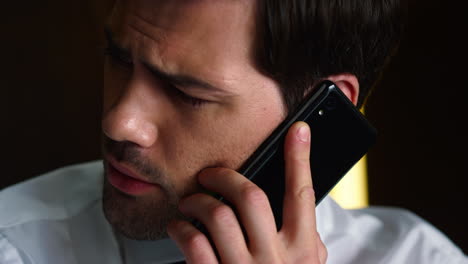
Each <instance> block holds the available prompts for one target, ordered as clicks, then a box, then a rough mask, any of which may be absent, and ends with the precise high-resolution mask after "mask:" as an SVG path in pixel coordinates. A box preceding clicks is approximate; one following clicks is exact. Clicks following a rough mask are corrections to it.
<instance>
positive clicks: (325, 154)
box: [195, 81, 377, 234]
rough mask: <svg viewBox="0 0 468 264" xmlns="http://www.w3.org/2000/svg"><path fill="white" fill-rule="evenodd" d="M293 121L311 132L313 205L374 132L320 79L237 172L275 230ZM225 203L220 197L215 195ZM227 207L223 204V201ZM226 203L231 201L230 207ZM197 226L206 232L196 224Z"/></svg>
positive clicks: (279, 220)
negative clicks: (257, 193) (261, 196)
mask: <svg viewBox="0 0 468 264" xmlns="http://www.w3.org/2000/svg"><path fill="white" fill-rule="evenodd" d="M297 121H304V122H306V123H307V124H308V125H309V126H310V129H311V154H310V163H311V172H312V178H313V187H314V191H315V196H316V203H317V204H319V203H320V201H321V200H322V199H323V198H324V197H325V196H326V195H327V194H328V193H329V192H330V190H331V189H332V188H333V187H334V186H335V185H336V184H337V183H338V182H339V181H340V179H341V178H342V177H343V176H344V175H345V174H346V173H347V172H348V171H349V170H350V169H351V168H352V167H353V166H354V164H356V163H357V162H358V161H359V160H360V159H361V158H362V157H363V156H364V155H365V154H366V153H367V151H368V150H369V148H370V147H371V146H372V145H373V144H374V143H375V140H376V136H377V132H376V129H375V128H374V127H373V126H372V125H371V124H370V123H369V122H368V121H367V120H366V118H365V117H364V116H363V115H362V114H361V112H360V111H359V110H358V109H357V108H356V107H355V106H354V105H353V103H351V101H349V99H348V98H347V97H346V96H345V95H344V94H343V93H342V92H341V90H340V89H339V88H338V87H337V86H336V84H334V83H333V82H331V81H323V82H321V83H319V84H318V85H316V86H315V88H314V89H313V90H312V92H311V93H310V94H309V95H308V96H307V98H305V99H304V101H303V102H302V103H301V104H300V105H299V106H298V107H297V110H296V111H294V112H293V113H292V114H290V115H289V116H288V117H287V118H286V119H285V121H283V122H282V123H281V124H280V125H279V126H278V127H277V128H276V129H275V130H274V131H273V132H272V134H271V135H270V136H269V137H268V138H267V139H266V140H265V141H264V142H263V143H262V144H261V145H260V147H259V148H258V149H257V150H256V151H255V152H254V153H253V154H252V155H251V157H250V158H249V159H247V160H246V162H245V163H244V164H243V165H242V166H241V168H240V169H239V170H238V172H239V173H240V174H242V175H244V176H245V177H247V178H248V179H250V180H251V181H252V182H254V183H255V184H257V185H258V186H259V187H260V188H262V189H263V191H265V193H266V194H267V196H268V199H269V201H270V204H271V208H272V210H273V214H274V216H275V221H276V226H277V228H278V230H279V229H280V228H281V225H282V215H283V196H284V188H285V174H284V151H283V147H284V139H285V136H286V133H287V132H288V129H289V128H290V127H291V125H292V124H294V123H295V122H297ZM217 198H218V199H220V200H224V199H223V197H220V196H218V197H217ZM224 202H226V203H228V202H227V201H224ZM228 204H229V203H228ZM195 225H196V226H197V227H198V228H199V229H200V230H202V232H204V233H205V234H207V232H206V229H205V228H204V227H203V226H202V225H201V224H200V223H199V222H195Z"/></svg>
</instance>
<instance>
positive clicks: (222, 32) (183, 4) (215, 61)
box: [107, 0, 256, 80]
mask: <svg viewBox="0 0 468 264" xmlns="http://www.w3.org/2000/svg"><path fill="white" fill-rule="evenodd" d="M255 2H256V1H240V0H232V1H231V0H172V1H169V0H166V1H155V0H133V1H130V0H128V1H127V0H117V2H116V4H115V6H114V9H113V12H112V14H111V16H110V17H109V19H108V22H107V23H108V25H109V27H110V28H111V30H112V31H113V32H114V34H115V36H116V39H117V41H118V42H119V44H120V45H122V46H124V47H125V48H128V49H130V50H131V51H132V53H138V55H140V56H143V57H150V59H151V60H152V61H153V62H154V63H155V64H157V65H158V66H159V67H164V68H165V70H167V71H170V72H177V73H186V72H187V71H192V72H189V73H190V74H193V71H200V72H199V73H195V74H201V75H217V76H212V77H213V78H217V77H220V78H222V79H225V80H229V79H231V78H236V76H233V75H236V74H235V73H237V75H238V74H240V72H244V73H245V71H247V70H252V68H251V67H252V65H254V63H253V61H252V58H253V56H252V55H251V53H252V50H253V48H252V46H253V39H254V34H255V32H254V31H255V30H254V29H255V28H254V20H255V8H254V3H255ZM237 77H238V76H237Z"/></svg>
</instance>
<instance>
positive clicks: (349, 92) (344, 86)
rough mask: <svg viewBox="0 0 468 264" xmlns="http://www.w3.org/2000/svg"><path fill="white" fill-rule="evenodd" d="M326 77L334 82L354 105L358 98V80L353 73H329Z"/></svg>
mask: <svg viewBox="0 0 468 264" xmlns="http://www.w3.org/2000/svg"><path fill="white" fill-rule="evenodd" d="M326 79H327V80H330V81H332V82H334V83H335V84H336V85H337V86H338V87H339V88H340V90H341V91H342V92H343V93H344V94H345V95H346V96H347V97H348V99H349V100H350V101H351V102H353V104H354V105H356V104H357V101H358V98H359V81H358V79H357V78H356V76H355V75H354V74H350V73H340V74H336V75H330V76H328V77H327V78H326Z"/></svg>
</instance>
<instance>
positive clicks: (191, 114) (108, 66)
mask: <svg viewBox="0 0 468 264" xmlns="http://www.w3.org/2000/svg"><path fill="white" fill-rule="evenodd" d="M254 4H255V1H242V0H239V1H228V0H226V1H225V0H220V1H208V0H206V1H202V0H197V1H191V0H180V1H174V0H173V1H155V0H137V1H125V0H121V1H117V3H116V4H115V6H114V9H113V12H112V14H111V16H110V18H109V20H108V30H109V32H111V34H110V35H111V39H112V41H111V42H114V43H113V44H110V46H111V48H110V53H111V54H112V56H107V59H106V63H105V82H104V114H103V121H102V125H103V132H104V134H105V137H104V155H105V159H106V161H105V168H106V177H105V178H106V180H105V183H104V198H103V205H104V212H105V214H106V217H107V219H108V221H109V222H110V223H111V224H112V225H113V226H114V228H116V229H117V230H118V231H120V232H121V233H123V234H125V235H126V236H128V237H130V238H134V239H157V238H159V237H162V236H164V235H165V227H166V224H167V222H168V221H170V219H172V218H174V217H181V215H180V213H179V212H178V210H177V203H178V201H179V199H180V198H182V197H184V196H186V195H189V194H192V193H194V192H197V191H200V187H199V185H198V184H197V179H196V175H197V174H198V173H199V172H200V171H201V170H202V169H203V168H206V167H215V166H222V167H227V168H231V169H238V168H239V167H240V166H241V165H242V163H243V161H245V160H246V159H247V158H248V156H249V155H250V154H251V153H252V152H253V151H254V150H255V148H256V147H258V145H259V144H260V143H261V142H262V141H263V140H264V139H265V138H266V137H267V136H268V135H269V134H270V133H271V132H272V131H273V129H274V128H275V127H276V126H277V125H278V124H279V123H280V122H281V121H282V120H283V119H284V117H285V113H286V110H285V108H284V105H283V102H282V99H281V94H280V90H279V88H278V86H277V85H276V84H275V83H274V82H273V81H272V80H271V79H269V78H267V77H266V76H264V75H262V74H261V73H260V72H259V71H258V70H257V69H256V68H255V66H254V61H253V58H254V56H253V54H252V53H253V45H254V34H255V27H254V23H255V16H256V13H255V7H254ZM114 44H115V45H114ZM111 164H112V165H111ZM129 175H130V176H133V177H137V178H139V179H140V180H136V179H135V178H132V177H129ZM145 182H146V183H145ZM148 183H150V184H148Z"/></svg>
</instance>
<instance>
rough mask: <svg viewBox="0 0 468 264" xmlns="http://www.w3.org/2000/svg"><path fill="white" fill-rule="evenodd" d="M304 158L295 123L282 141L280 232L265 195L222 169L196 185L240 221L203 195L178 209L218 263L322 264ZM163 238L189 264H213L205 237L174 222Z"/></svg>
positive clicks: (304, 136)
mask: <svg viewBox="0 0 468 264" xmlns="http://www.w3.org/2000/svg"><path fill="white" fill-rule="evenodd" d="M309 152H310V129H309V127H308V126H307V124H305V123H304V122H298V123H296V124H294V125H293V126H292V127H291V128H290V129H289V132H288V134H287V136H286V141H285V170H286V171H285V174H286V190H285V197H284V210H283V226H282V228H281V230H280V231H279V232H278V231H277V230H276V225H275V222H274V218H273V213H272V211H271V208H270V204H269V202H268V198H267V196H266V195H265V193H264V192H263V191H262V190H261V189H260V188H259V187H257V186H256V185H255V184H253V183H252V182H251V181H249V180H248V179H247V178H245V177H243V176H242V175H240V174H239V173H237V172H236V171H233V170H230V169H226V168H209V169H205V170H203V171H202V172H201V173H200V175H199V182H200V184H202V185H203V186H204V187H205V188H207V189H208V190H211V191H214V192H216V193H219V194H221V195H222V196H224V197H225V198H226V199H227V200H228V201H230V202H231V203H232V204H233V206H235V208H236V212H237V213H238V217H239V220H238V219H237V218H236V215H235V214H234V212H233V210H232V209H231V208H230V207H229V206H227V205H225V204H224V203H222V202H221V201H218V200H217V199H215V198H214V197H212V196H209V195H207V194H201V193H199V194H194V195H191V196H189V197H187V198H185V199H183V200H182V201H181V202H180V205H179V208H180V210H181V212H182V213H184V214H186V215H187V216H189V217H194V218H196V219H198V220H200V221H201V222H202V223H203V224H204V225H205V227H206V228H207V229H208V231H209V233H210V234H211V237H212V240H213V242H214V244H215V245H216V250H217V252H218V254H219V258H220V259H219V261H220V262H222V263H269V264H270V263H312V264H318V263H320V264H323V263H325V261H326V259H327V250H326V248H325V245H324V244H323V242H322V241H321V239H320V236H319V234H318V233H317V227H316V219H315V195H314V191H313V188H312V177H311V172H310V163H309V155H310V153H309ZM239 221H240V222H241V223H242V226H243V227H244V229H245V233H246V235H247V236H248V241H249V242H248V244H247V243H246V240H245V238H244V235H243V232H242V229H241V223H239ZM168 232H169V235H170V237H171V238H172V239H174V241H175V242H176V243H177V245H178V246H179V247H180V248H181V250H182V251H183V253H184V255H185V256H186V260H187V262H188V263H218V259H217V257H216V254H215V251H214V249H213V248H212V246H211V244H210V242H209V241H208V239H207V237H206V236H205V235H204V234H203V233H201V232H200V231H199V230H198V229H196V228H195V227H194V226H193V225H192V224H191V223H189V222H185V221H174V222H172V223H171V224H170V225H169V226H168Z"/></svg>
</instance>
